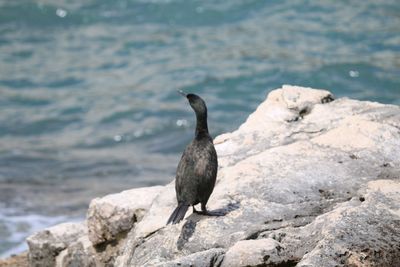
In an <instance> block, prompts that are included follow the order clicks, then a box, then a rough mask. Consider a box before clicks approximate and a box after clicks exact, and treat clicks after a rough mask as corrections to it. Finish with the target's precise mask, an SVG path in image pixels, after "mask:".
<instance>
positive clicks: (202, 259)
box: [149, 248, 225, 267]
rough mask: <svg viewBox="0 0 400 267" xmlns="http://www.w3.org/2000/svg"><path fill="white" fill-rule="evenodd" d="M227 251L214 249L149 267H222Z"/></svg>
mask: <svg viewBox="0 0 400 267" xmlns="http://www.w3.org/2000/svg"><path fill="white" fill-rule="evenodd" d="M224 253H225V250H224V249H221V248H212V249H209V250H206V251H201V252H197V253H193V254H191V255H189V256H186V257H182V258H180V259H178V260H175V261H169V262H164V263H160V264H156V265H153V264H150V265H149V266H157V267H174V266H182V267H185V266H196V267H208V266H220V265H221V263H222V259H223V256H224Z"/></svg>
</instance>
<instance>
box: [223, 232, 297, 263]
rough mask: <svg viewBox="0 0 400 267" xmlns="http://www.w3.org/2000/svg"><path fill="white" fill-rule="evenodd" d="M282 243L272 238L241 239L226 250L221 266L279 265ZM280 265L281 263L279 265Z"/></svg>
mask: <svg viewBox="0 0 400 267" xmlns="http://www.w3.org/2000/svg"><path fill="white" fill-rule="evenodd" d="M282 250H283V247H282V245H281V244H280V243H279V242H277V241H276V240H274V239H271V238H266V239H258V240H242V241H239V242H237V243H236V244H235V245H233V246H232V247H231V248H229V250H228V251H227V252H226V254H225V257H224V260H223V262H222V265H221V266H222V267H245V266H280V265H279V264H287V265H286V266H288V265H289V263H287V262H286V261H284V262H282V257H281V255H280V254H281V252H282ZM281 266H282V265H281Z"/></svg>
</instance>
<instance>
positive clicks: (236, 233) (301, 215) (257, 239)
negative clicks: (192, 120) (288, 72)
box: [30, 86, 400, 267]
mask: <svg viewBox="0 0 400 267" xmlns="http://www.w3.org/2000/svg"><path fill="white" fill-rule="evenodd" d="M214 143H215V144H216V150H217V153H218V157H219V167H220V168H219V171H218V177H217V182H216V186H215V189H214V192H213V194H212V195H211V198H210V200H209V202H208V205H207V206H208V209H209V210H217V211H219V212H221V213H224V216H220V217H208V216H202V215H198V214H192V212H191V211H189V212H188V213H187V215H186V218H185V219H184V220H183V221H181V222H180V223H179V224H176V225H168V226H166V225H165V224H166V221H167V219H168V217H169V215H170V214H171V212H172V211H173V210H174V208H175V207H176V205H177V203H176V199H175V191H174V182H171V183H170V184H168V185H166V186H164V187H157V188H156V189H154V192H152V193H149V194H146V193H143V194H142V193H137V192H139V191H140V192H145V191H142V190H146V189H137V190H138V191H134V192H136V193H135V194H133V193H132V194H131V193H130V194H126V193H122V194H118V195H117V196H118V197H116V196H113V195H111V196H107V197H105V198H103V199H96V200H94V201H93V202H92V204H91V207H90V211H89V212H88V225H89V236H87V233H85V232H84V233H80V234H78V235H76V237H75V238H74V240H73V241H67V242H64V243H63V242H61V241H60V240H61V239H60V238H50V237H49V236H46V237H45V238H42V240H47V241H46V242H45V243H46V244H47V245H46V246H42V247H43V249H42V250H41V251H40V250H38V248H39V246H38V245H36V246H30V248H31V251H30V255H37V256H36V258H35V261H34V262H36V263H37V262H43V263H44V265H41V266H49V265H45V264H48V263H49V262H53V264H54V263H55V260H54V259H55V257H56V255H57V254H59V256H58V257H57V263H56V264H57V266H74V265H78V266H120V267H126V266H168V267H170V266H400V256H399V255H400V246H399V244H400V230H399V229H400V209H399V205H398V203H399V201H400V199H399V197H400V108H399V107H398V106H393V105H383V104H379V103H374V102H367V101H357V100H351V99H346V98H341V99H336V100H334V97H333V95H332V94H331V93H329V92H328V91H325V90H315V89H309V88H301V87H295V86H283V88H281V89H278V90H275V91H272V92H271V93H270V94H269V95H268V98H267V99H266V101H264V103H262V104H261V105H260V106H259V107H258V108H257V110H256V111H255V112H254V113H253V114H251V115H250V116H249V118H248V119H247V121H246V122H245V123H243V124H242V125H241V126H240V127H239V129H238V130H236V131H234V132H232V133H226V134H223V135H221V136H219V137H217V138H216V139H215V140H214ZM149 190H153V189H149ZM142 198H147V200H144V202H141V201H142ZM128 202H129V204H127V203H128ZM49 235H50V234H49ZM50 236H52V235H50ZM31 239H32V238H31ZM66 239H67V240H69V239H68V237H67V238H66ZM92 242H93V243H92ZM42 243H43V242H42ZM60 243H62V245H60ZM93 244H95V245H93ZM61 250H62V252H61V253H60V251H61ZM32 259H34V257H32ZM93 264H94V265H93ZM34 266H39V265H34Z"/></svg>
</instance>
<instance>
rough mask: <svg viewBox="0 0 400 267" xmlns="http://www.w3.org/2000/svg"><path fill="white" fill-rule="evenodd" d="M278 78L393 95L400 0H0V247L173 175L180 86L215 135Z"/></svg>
mask: <svg viewBox="0 0 400 267" xmlns="http://www.w3.org/2000/svg"><path fill="white" fill-rule="evenodd" d="M282 84H296V85H302V86H310V87H314V88H324V89H328V90H330V91H331V92H333V93H334V94H335V95H336V96H338V97H341V96H348V97H351V98H357V99H363V100H372V101H379V102H383V103H392V104H400V2H399V1H397V0H392V1H390V0H381V1H377V0H374V1H372V0H365V1H355V0H354V1H350V0H349V1H306V0H286V1H282V0H279V1H255V0H253V1H251V0H230V1H220V0H214V1H211V0H203V1H193V0H192V1H189V0H114V1H108V0H92V1H78V0H61V1H51V0H41V1H39V0H30V1H28V0H19V1H7V0H0V107H1V112H0V257H1V256H7V255H9V254H10V253H13V252H17V251H20V250H21V249H24V247H23V245H21V244H22V242H23V239H24V238H25V236H26V235H28V234H29V233H31V232H32V231H34V230H37V228H38V225H39V226H40V227H45V226H47V225H51V224H54V223H58V222H60V221H65V220H70V219H71V218H77V217H78V218H79V217H80V218H83V217H84V214H85V210H86V208H87V205H88V202H89V200H90V199H91V198H93V197H95V196H101V195H104V194H107V193H111V192H118V191H121V190H123V189H128V188H132V187H138V186H147V185H154V184H165V183H166V182H168V181H170V180H171V179H172V178H173V175H174V172H175V168H176V165H177V162H178V160H179V157H180V152H181V151H182V149H183V147H184V145H185V144H186V143H187V142H188V141H189V140H190V139H191V137H192V135H193V124H194V117H193V114H192V111H191V110H190V108H189V106H188V105H187V103H186V102H185V100H184V99H182V98H181V97H180V96H179V95H178V94H177V93H176V91H175V90H176V89H182V90H184V91H187V92H195V93H197V94H200V95H201V96H202V97H203V98H204V99H205V100H206V101H207V104H208V108H209V127H210V129H211V131H212V134H213V135H214V136H215V135H218V134H220V133H223V132H226V131H231V130H234V129H236V128H237V127H238V126H239V125H240V124H241V123H242V122H243V121H244V120H245V119H246V117H247V116H248V115H249V114H250V113H251V112H252V111H253V110H254V109H255V108H256V107H257V105H258V104H259V103H260V102H261V101H263V99H264V98H265V96H266V94H267V93H268V92H269V91H270V90H272V89H275V88H279V87H280V86H281V85H282ZM46 218H47V219H46ZM16 221H17V222H18V223H15V222H16ZM19 224H20V225H22V226H21V227H16V225H19Z"/></svg>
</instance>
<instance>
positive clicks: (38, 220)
mask: <svg viewBox="0 0 400 267" xmlns="http://www.w3.org/2000/svg"><path fill="white" fill-rule="evenodd" d="M80 220H82V218H69V217H66V216H55V217H50V216H43V215H38V214H21V213H20V212H17V211H15V210H12V209H0V222H2V223H3V224H4V226H5V227H6V229H7V230H6V231H7V234H9V235H8V236H6V237H3V238H2V239H3V240H2V241H1V242H3V241H4V242H5V243H14V244H15V245H14V246H12V247H10V248H8V249H7V250H5V251H1V252H0V258H6V257H9V256H11V255H13V254H19V253H21V252H23V251H26V250H27V249H28V246H27V244H26V242H25V239H26V238H27V237H28V236H30V235H32V234H33V233H34V232H37V231H39V230H42V229H44V228H47V227H50V226H53V225H56V224H59V223H62V222H66V221H80Z"/></svg>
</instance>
